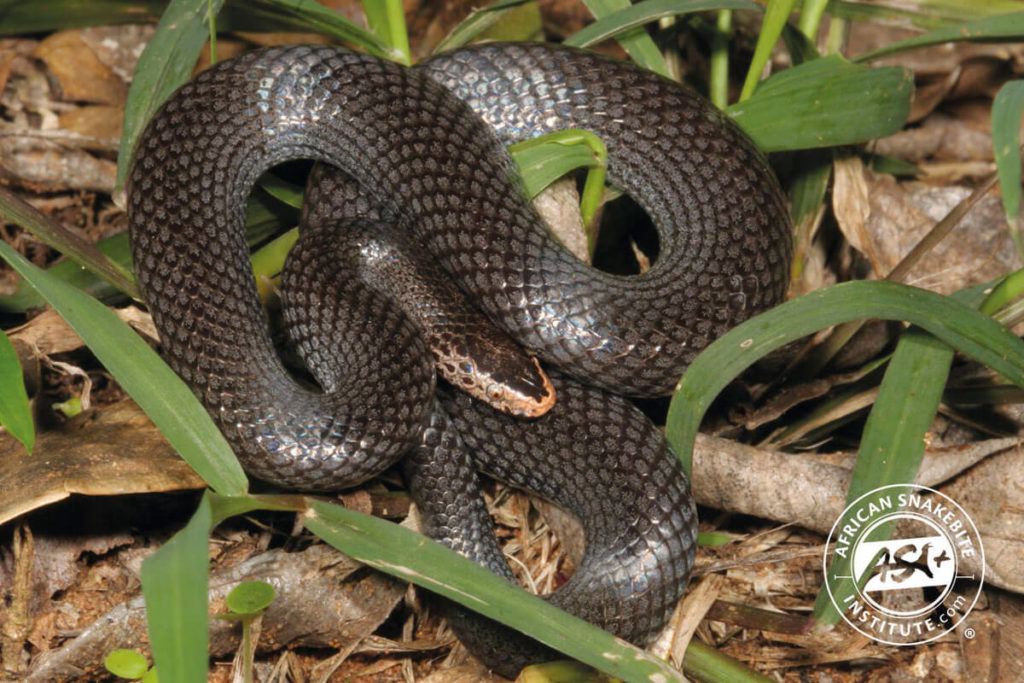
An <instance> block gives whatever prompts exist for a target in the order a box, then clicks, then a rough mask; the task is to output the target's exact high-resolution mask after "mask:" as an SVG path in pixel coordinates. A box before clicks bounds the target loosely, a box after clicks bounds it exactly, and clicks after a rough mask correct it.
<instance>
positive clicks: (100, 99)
mask: <svg viewBox="0 0 1024 683" xmlns="http://www.w3.org/2000/svg"><path fill="white" fill-rule="evenodd" d="M35 56H36V57H38V58H39V59H41V60H43V61H44V62H46V66H47V67H49V69H50V72H51V73H52V74H53V76H54V78H56V79H57V82H58V83H59V84H60V87H61V92H62V99H64V100H65V101H68V102H90V103H93V104H112V105H120V104H124V101H125V97H126V96H127V94H128V86H127V85H125V83H124V81H123V80H121V79H120V78H118V76H117V75H116V74H115V73H114V72H113V71H111V70H110V67H108V66H107V65H106V64H104V63H103V62H101V61H100V60H99V59H98V58H97V57H96V53H95V52H93V51H92V49H90V47H89V45H88V44H87V43H86V42H85V41H84V40H83V39H82V36H81V31H78V30H70V31H61V32H59V33H54V34H53V35H51V36H49V37H47V38H46V39H45V40H43V41H42V42H41V43H39V45H38V47H36V49H35Z"/></svg>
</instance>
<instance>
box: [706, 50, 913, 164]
mask: <svg viewBox="0 0 1024 683" xmlns="http://www.w3.org/2000/svg"><path fill="white" fill-rule="evenodd" d="M912 92H913V79H912V77H911V75H910V74H909V73H908V72H906V71H904V70H903V69H900V68H899V67H882V68H877V69H872V68H866V67H864V66H863V65H859V64H851V63H849V62H847V61H845V60H844V59H842V58H841V57H838V56H829V57H822V58H821V59H815V60H812V61H810V62H805V63H804V64H801V65H799V66H795V67H792V68H790V69H786V70H785V71H782V72H779V73H777V74H775V75H774V76H772V77H771V78H768V79H767V80H765V81H763V82H761V84H760V85H759V86H758V89H757V91H756V92H755V93H754V95H753V97H751V98H750V99H749V100H746V101H745V102H741V103H737V104H734V105H732V106H731V107H729V108H727V109H726V113H727V114H728V115H729V116H730V117H732V118H733V120H735V121H736V123H738V124H739V125H740V127H742V128H743V130H745V131H746V132H747V134H748V135H750V137H751V138H753V140H754V142H756V143H757V144H758V146H759V147H761V149H763V150H765V151H769V152H775V151H780V150H787V149H809V148H813V147H829V146H833V145H847V144H853V143H857V142H863V141H865V140H870V139H872V138H877V137H883V136H885V135H890V134H892V133H895V132H896V131H898V130H900V129H901V128H902V127H903V124H904V123H905V122H906V120H907V116H908V115H909V113H910V96H911V94H912Z"/></svg>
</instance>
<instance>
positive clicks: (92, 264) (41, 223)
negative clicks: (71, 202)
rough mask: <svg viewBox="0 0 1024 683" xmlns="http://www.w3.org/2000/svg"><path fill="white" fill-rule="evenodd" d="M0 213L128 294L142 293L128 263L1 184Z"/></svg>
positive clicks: (132, 295)
mask: <svg viewBox="0 0 1024 683" xmlns="http://www.w3.org/2000/svg"><path fill="white" fill-rule="evenodd" d="M0 215H3V216H4V217H6V218H7V219H8V220H10V221H11V222H13V223H17V224H18V225H20V226H21V227H22V228H24V229H26V230H28V231H29V232H31V233H32V234H33V235H35V236H36V237H38V238H39V240H40V241H41V242H43V243H44V244H46V245H47V246H50V247H53V248H54V249H56V250H57V251H59V252H61V253H62V254H64V255H65V256H69V257H71V258H72V259H74V260H75V261H77V262H78V263H79V264H80V265H82V266H84V267H86V268H88V269H89V270H90V271H91V272H92V273H94V274H95V275H98V276H99V277H101V278H103V279H104V280H106V281H107V282H108V283H110V284H111V285H113V286H114V287H116V288H118V289H119V290H121V291H122V292H124V293H125V294H127V295H128V296H131V297H135V298H138V297H139V290H138V288H136V286H135V278H133V277H132V273H131V270H129V269H128V268H127V267H126V266H125V265H123V264H121V263H118V262H117V261H114V260H112V259H110V258H109V257H108V256H107V255H106V254H104V253H103V252H102V251H100V250H99V249H97V248H96V247H95V246H94V245H92V244H89V243H88V242H86V241H85V240H84V239H82V238H81V237H80V236H79V235H77V234H75V233H73V232H71V231H70V230H68V229H67V228H65V227H64V226H63V225H61V224H60V223H57V222H56V221H55V220H53V219H52V218H49V217H47V216H45V215H43V214H42V213H41V212H40V211H39V210H37V209H36V208H35V207H34V206H32V205H30V204H28V203H27V202H25V201H24V200H22V199H20V198H19V197H17V196H16V195H15V194H14V193H13V192H11V191H10V190H8V189H6V188H2V187H0Z"/></svg>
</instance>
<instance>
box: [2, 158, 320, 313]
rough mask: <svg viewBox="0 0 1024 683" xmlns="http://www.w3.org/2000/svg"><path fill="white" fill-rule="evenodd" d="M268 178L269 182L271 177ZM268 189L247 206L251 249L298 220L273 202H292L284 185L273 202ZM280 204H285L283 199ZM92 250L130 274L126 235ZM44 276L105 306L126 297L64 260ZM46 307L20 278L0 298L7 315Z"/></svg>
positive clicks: (102, 243)
mask: <svg viewBox="0 0 1024 683" xmlns="http://www.w3.org/2000/svg"><path fill="white" fill-rule="evenodd" d="M267 177H268V178H269V177H271V176H267ZM261 182H263V181H261ZM288 187H291V186H288ZM267 189H268V192H266V193H265V192H263V191H256V192H253V194H252V196H250V197H249V201H248V202H247V204H246V209H245V229H246V239H247V241H248V243H249V245H250V246H253V245H255V244H262V243H263V242H265V241H266V240H267V239H268V238H269V237H271V236H272V235H276V234H277V233H279V232H281V231H282V230H284V229H286V228H288V227H290V226H292V225H295V222H296V221H297V220H298V212H297V211H294V210H293V209H291V208H289V207H288V206H285V205H282V204H280V203H278V201H275V200H276V199H278V198H279V197H287V198H288V199H291V198H292V196H291V195H289V194H288V189H287V188H286V186H285V185H284V184H283V183H282V184H281V185H279V186H275V187H274V190H275V192H276V193H277V194H275V195H274V196H273V198H272V197H271V196H270V193H269V190H270V187H269V186H268V188H267ZM297 195H298V204H297V205H300V204H301V200H302V189H301V188H299V189H298V192H297ZM281 201H284V200H283V199H282V200H281ZM24 227H26V228H27V229H28V230H29V231H30V232H33V224H31V223H29V224H26V225H25V226H24ZM93 246H94V247H95V248H96V249H98V250H99V251H100V252H102V253H103V254H104V255H105V256H106V257H107V258H108V259H109V260H110V261H112V262H114V263H115V264H117V265H118V267H120V268H122V269H123V270H124V271H126V272H129V273H130V272H131V267H132V256H131V249H130V247H129V240H128V233H126V232H125V233H121V234H119V235H114V236H113V237H108V238H107V239H105V240H102V241H100V242H97V243H96V244H95V245H93ZM46 272H47V273H48V274H49V275H51V276H53V277H55V278H57V279H59V280H61V281H62V282H66V283H68V284H70V285H74V286H75V287H77V288H78V289H80V290H82V291H83V292H85V293H86V294H88V295H90V296H92V297H93V298H96V299H99V300H100V301H103V302H104V303H113V302H116V301H123V300H124V299H125V295H124V294H123V293H122V292H121V290H119V289H117V288H116V287H114V286H113V285H111V284H109V283H107V282H106V281H105V280H101V279H99V278H98V277H96V275H94V274H93V272H92V271H91V270H88V269H87V268H83V267H82V266H80V265H79V264H78V263H77V262H75V261H73V260H70V259H64V260H61V261H58V262H57V263H55V264H53V265H52V266H49V267H48V268H47V269H46ZM45 305H46V300H45V299H43V297H41V296H40V295H39V292H37V291H36V290H35V288H34V287H32V285H30V284H29V283H28V282H26V281H25V280H24V279H23V278H18V281H17V283H16V288H15V291H14V293H13V294H10V295H7V296H0V311H5V312H9V313H24V312H25V311H27V310H28V309H30V308H38V307H40V306H45Z"/></svg>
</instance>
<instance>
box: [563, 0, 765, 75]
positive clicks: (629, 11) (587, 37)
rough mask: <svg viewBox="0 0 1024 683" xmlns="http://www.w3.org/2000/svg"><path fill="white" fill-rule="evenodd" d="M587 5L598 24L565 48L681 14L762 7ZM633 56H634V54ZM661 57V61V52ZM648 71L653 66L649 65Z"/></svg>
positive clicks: (647, 0)
mask: <svg viewBox="0 0 1024 683" xmlns="http://www.w3.org/2000/svg"><path fill="white" fill-rule="evenodd" d="M593 4H596V3H593ZM587 6H588V7H590V11H591V12H593V14H594V16H595V17H596V18H597V21H595V22H594V23H592V24H590V25H589V26H587V27H586V28H583V29H581V30H580V31H578V32H577V33H574V34H573V35H571V36H569V37H568V38H566V39H565V44H566V45H575V46H576V47H587V46H588V45H593V44H595V43H600V42H601V41H603V40H608V39H609V38H621V37H622V34H623V33H626V32H630V31H636V30H637V29H640V28H641V27H643V26H644V25H646V24H649V23H651V22H652V21H657V20H658V19H663V18H665V17H674V16H678V15H680V14H689V13H691V12H705V11H708V10H723V9H725V10H728V9H746V10H760V9H761V6H760V5H758V4H757V3H754V2H751V1H750V0H643V2H638V3H636V4H635V5H630V4H628V3H612V2H606V3H602V4H601V5H600V6H599V7H598V9H595V8H594V6H592V3H591V2H588V3H587ZM631 35H632V34H631ZM644 35H646V33H645V34H644ZM648 39H649V37H648ZM652 44H653V41H652ZM655 49H656V48H655ZM630 54H631V55H632V53H630ZM658 57H659V58H661V54H660V53H658ZM662 62H664V59H662ZM648 68H651V67H649V66H648ZM651 70H652V71H657V72H658V73H662V74H663V75H664V73H667V71H666V72H662V71H659V70H658V69H651Z"/></svg>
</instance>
